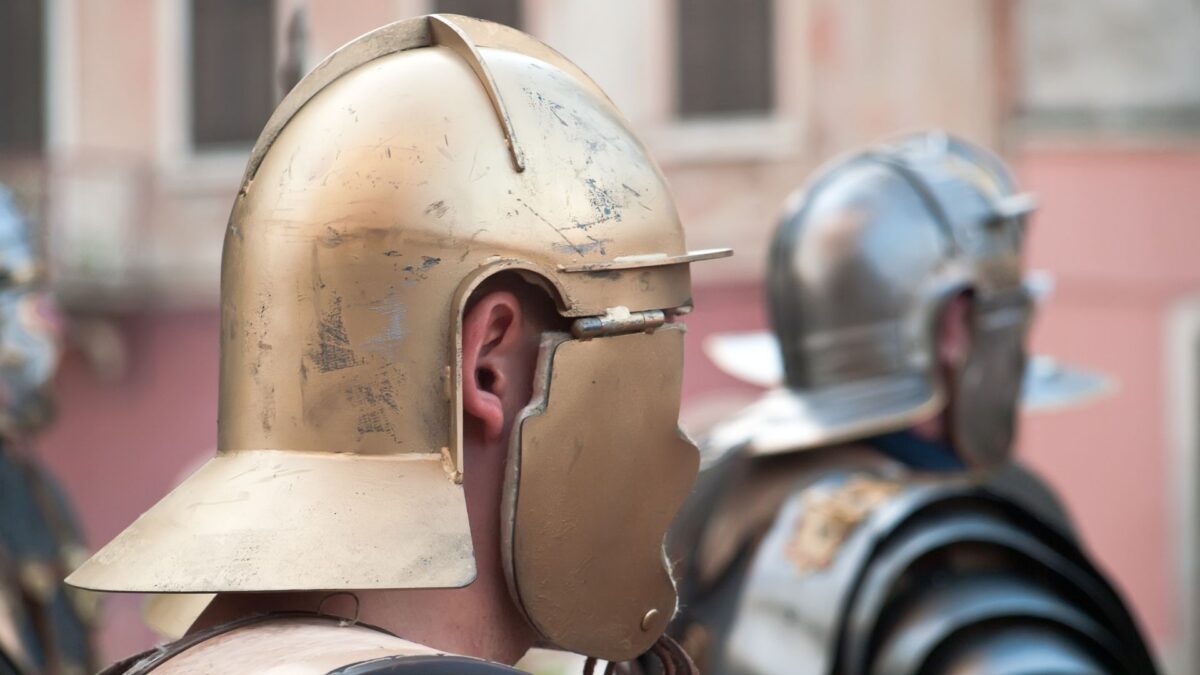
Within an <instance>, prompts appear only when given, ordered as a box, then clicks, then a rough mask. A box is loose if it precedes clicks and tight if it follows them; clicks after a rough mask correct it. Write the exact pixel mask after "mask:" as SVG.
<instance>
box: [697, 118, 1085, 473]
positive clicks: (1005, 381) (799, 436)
mask: <svg viewBox="0 0 1200 675" xmlns="http://www.w3.org/2000/svg"><path fill="white" fill-rule="evenodd" d="M1033 208H1034V200H1033V199H1032V197H1031V196H1030V195H1027V194H1023V193H1019V192H1017V190H1016V188H1015V185H1014V181H1013V179H1012V176H1011V174H1010V173H1009V172H1008V170H1007V169H1006V168H1005V166H1004V164H1003V163H1002V162H1001V161H1000V160H999V158H997V157H996V156H995V155H993V154H992V153H990V152H988V151H986V150H984V149H982V148H979V147H977V146H975V145H972V144H969V143H967V142H964V141H962V140H960V139H957V138H953V137H950V136H947V135H946V134H942V133H924V134H917V135H912V136H906V137H903V138H901V139H899V140H897V141H895V142H893V143H888V144H885V145H880V146H877V147H874V148H871V149H869V150H867V151H864V152H861V153H858V154H855V155H852V156H849V157H846V158H842V159H839V160H836V161H834V162H832V163H831V164H829V165H828V166H826V167H824V168H823V169H822V170H820V171H819V172H818V173H817V175H816V177H815V179H814V180H812V181H811V182H810V183H809V184H808V186H807V187H806V188H805V189H803V190H802V191H800V192H799V193H797V194H796V195H795V196H794V197H793V198H792V199H791V200H790V201H789V202H788V204H787V206H786V208H785V212H784V215H783V217H782V219H781V222H780V224H779V227H778V230H777V231H776V233H775V239H774V242H773V244H772V247H771V252H770V257H769V260H768V272H767V292H768V304H769V314H770V318H771V323H772V327H773V333H774V335H773V336H768V335H763V334H741V335H722V336H715V337H714V338H712V339H710V341H709V343H708V345H706V346H707V351H708V352H709V354H710V356H713V357H714V360H715V361H716V362H717V364H718V366H720V367H722V369H724V370H726V371H727V372H730V373H731V374H733V375H735V376H738V377H740V378H741V379H744V380H748V381H752V382H757V383H759V384H764V385H771V386H775V385H781V386H776V388H775V389H774V390H773V391H772V392H770V393H769V394H768V395H766V396H764V397H763V398H762V399H761V400H760V401H758V402H757V403H756V404H755V405H753V406H752V407H751V408H750V409H748V410H747V411H745V413H743V414H741V415H739V416H737V417H736V418H735V419H734V420H733V421H731V422H729V423H727V424H725V425H722V426H721V427H719V428H718V429H716V430H715V431H714V437H713V439H712V440H713V442H714V443H715V444H718V445H722V446H725V447H728V446H730V445H734V444H736V445H746V446H747V447H748V450H749V451H750V452H752V453H758V454H769V453H777V452H788V451H793V450H802V449H805V448H809V447H814V446H819V445H827V444H831V443H837V442H841V441H845V440H850V439H856V438H865V437H869V436H872V435H875V434H881V433H886V432H889V431H896V430H900V429H903V428H906V427H909V426H911V425H912V424H914V423H916V422H919V421H921V420H923V419H926V418H929V417H931V416H933V415H934V414H937V413H938V412H939V411H941V410H942V409H943V408H944V406H945V405H946V402H947V400H951V401H952V402H953V403H952V405H953V410H951V414H950V415H949V432H950V436H951V441H952V445H953V446H954V449H955V451H956V453H957V454H958V455H959V458H960V459H961V460H962V461H964V462H965V463H966V464H967V465H969V466H980V465H990V464H994V463H996V462H998V461H1000V460H1002V459H1004V458H1005V457H1007V456H1008V454H1009V451H1010V448H1011V446H1012V440H1013V435H1014V432H1015V428H1016V410H1017V404H1018V400H1019V399H1021V398H1022V390H1024V398H1025V399H1027V400H1031V399H1032V400H1033V401H1034V402H1036V403H1038V404H1041V405H1045V406H1046V407H1058V406H1061V405H1064V404H1067V403H1071V402H1074V401H1077V400H1080V399H1083V398H1086V397H1090V396H1093V395H1095V394H1096V393H1097V392H1098V391H1101V390H1103V389H1105V388H1106V387H1107V386H1108V380H1107V378H1104V377H1101V376H1097V375H1093V374H1090V373H1086V372H1081V371H1075V370H1072V369H1069V368H1066V367H1064V366H1060V365H1057V364H1055V363H1053V362H1052V361H1048V360H1045V359H1027V358H1026V353H1025V340H1026V332H1027V328H1028V325H1029V320H1030V315H1031V313H1032V309H1033V305H1034V299H1035V297H1036V296H1037V295H1038V288H1039V287H1040V286H1042V285H1043V284H1038V283H1031V280H1030V279H1028V278H1026V277H1025V276H1024V275H1023V273H1022V265H1021V248H1022V242H1023V239H1024V233H1025V222H1026V217H1027V216H1028V214H1029V213H1030V212H1031V211H1032V210H1033ZM964 293H967V294H970V296H971V298H972V300H973V301H972V303H971V307H972V310H971V311H972V322H971V323H972V330H973V336H972V341H971V349H970V353H969V354H968V356H967V358H966V361H965V363H964V367H963V368H961V369H960V371H959V373H958V374H957V375H956V376H955V377H954V378H953V381H946V379H945V378H944V377H943V376H942V374H941V373H940V372H939V368H938V360H937V358H936V351H935V350H936V336H937V323H938V318H939V316H940V314H941V310H942V309H943V308H944V307H945V305H946V303H947V301H948V300H950V299H953V298H955V297H956V296H958V295H960V294H964ZM947 388H952V389H953V390H954V394H953V397H952V398H948V397H947V393H948V392H947V391H946V389H947Z"/></svg>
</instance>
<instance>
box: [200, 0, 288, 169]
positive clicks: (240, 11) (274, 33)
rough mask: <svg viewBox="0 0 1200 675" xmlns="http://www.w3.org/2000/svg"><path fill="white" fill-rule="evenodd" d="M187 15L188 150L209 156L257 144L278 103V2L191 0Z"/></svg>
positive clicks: (262, 0)
mask: <svg viewBox="0 0 1200 675" xmlns="http://www.w3.org/2000/svg"><path fill="white" fill-rule="evenodd" d="M185 12H186V16H187V28H186V30H187V36H188V39H187V49H186V53H185V55H184V58H185V60H186V63H185V73H186V78H187V86H186V102H185V109H186V111H187V119H186V124H185V125H184V126H185V129H184V133H185V135H186V137H187V139H188V142H189V146H190V147H191V148H192V150H193V151H194V152H207V151H219V150H222V149H234V148H244V147H246V146H249V145H252V144H253V143H254V141H255V139H256V138H257V137H258V134H259V133H260V132H261V131H262V128H263V126H264V125H265V124H266V122H267V119H268V118H269V117H270V115H271V112H272V111H273V110H274V109H275V106H276V104H277V103H278V101H279V97H278V82H277V80H278V72H277V70H278V67H279V64H278V63H277V41H278V39H279V34H278V33H279V31H278V25H277V22H278V15H277V12H278V6H277V3H276V1H275V0H188V1H187V3H186V8H185ZM230 45H240V46H241V47H242V50H241V51H237V50H231V49H230ZM231 101H232V102H236V103H237V106H240V107H237V106H235V107H230V106H229V102H231Z"/></svg>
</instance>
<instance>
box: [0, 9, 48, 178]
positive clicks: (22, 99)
mask: <svg viewBox="0 0 1200 675" xmlns="http://www.w3.org/2000/svg"><path fill="white" fill-rule="evenodd" d="M46 4H47V3H46V0H3V6H2V7H0V24H3V25H0V92H3V104H2V105H0V156H2V157H13V156H21V155H31V156H38V155H41V154H42V152H43V151H44V150H45V147H46V140H47V131H48V129H47V127H48V119H47V116H48V113H49V105H48V102H47V100H46V98H47V87H48V85H49V82H48V79H49V78H48V77H47V68H48V66H49V55H48V53H47V48H48V40H47V35H46V17H47V12H48V8H47V6H46ZM30 28H32V30H30ZM31 62H32V63H31ZM14 92H16V93H14Z"/></svg>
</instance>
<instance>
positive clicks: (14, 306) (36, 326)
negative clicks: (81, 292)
mask: <svg viewBox="0 0 1200 675" xmlns="http://www.w3.org/2000/svg"><path fill="white" fill-rule="evenodd" d="M44 268H45V265H44V264H43V261H42V253H41V250H40V246H39V242H38V241H37V236H36V232H35V231H34V229H33V225H32V224H31V223H30V222H29V220H27V219H26V218H25V217H24V216H23V215H22V214H21V211H20V209H19V208H18V207H17V204H16V199H15V198H14V196H13V194H12V193H11V192H10V191H9V190H8V189H7V188H5V187H4V186H2V185H0V436H2V437H8V438H13V437H18V436H23V435H26V434H29V433H32V432H36V431H38V430H39V429H41V428H42V427H44V426H45V425H46V424H48V423H49V422H50V421H51V420H52V419H53V417H54V407H55V406H54V391H53V379H54V374H55V373H56V372H57V370H58V362H59V356H60V352H61V341H62V340H61V338H62V335H61V333H62V319H61V314H60V312H59V309H58V304H57V302H55V300H54V297H53V295H51V293H50V291H49V289H48V288H47V285H46V278H45V274H44Z"/></svg>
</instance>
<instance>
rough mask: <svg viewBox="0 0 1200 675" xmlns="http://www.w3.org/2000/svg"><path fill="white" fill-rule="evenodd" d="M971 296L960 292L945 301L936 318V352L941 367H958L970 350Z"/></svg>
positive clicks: (972, 329)
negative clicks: (937, 318) (939, 315)
mask: <svg viewBox="0 0 1200 675" xmlns="http://www.w3.org/2000/svg"><path fill="white" fill-rule="evenodd" d="M972 302H973V300H972V298H971V296H970V295H969V294H967V293H960V294H959V295H957V296H955V297H954V298H952V299H950V300H949V301H948V302H946V305H945V307H943V308H942V315H941V317H940V319H939V320H938V331H937V341H938V344H937V354H938V361H939V362H940V364H941V365H942V366H943V367H947V366H948V367H952V368H958V367H959V366H961V365H962V363H963V361H965V360H966V358H967V354H968V353H969V352H970V351H971V340H972V333H973V331H974V327H973V326H972V325H971V321H972V318H971V305H972Z"/></svg>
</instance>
